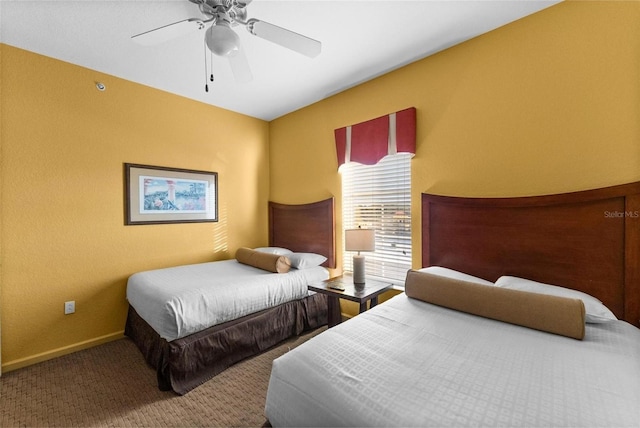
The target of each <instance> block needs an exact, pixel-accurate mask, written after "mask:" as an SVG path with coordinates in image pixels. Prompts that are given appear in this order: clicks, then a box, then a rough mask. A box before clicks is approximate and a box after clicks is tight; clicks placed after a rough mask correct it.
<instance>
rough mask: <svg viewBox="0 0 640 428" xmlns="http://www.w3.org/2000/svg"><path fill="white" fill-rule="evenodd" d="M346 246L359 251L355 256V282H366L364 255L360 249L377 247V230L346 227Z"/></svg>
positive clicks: (372, 249)
mask: <svg viewBox="0 0 640 428" xmlns="http://www.w3.org/2000/svg"><path fill="white" fill-rule="evenodd" d="M344 241H345V243H344V248H345V250H347V251H357V252H358V254H356V255H354V256H353V283H354V284H364V276H365V272H364V256H361V255H360V251H374V250H375V249H376V231H375V230H373V229H360V228H358V229H346V230H345V231H344Z"/></svg>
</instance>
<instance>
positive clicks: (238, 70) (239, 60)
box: [227, 47, 253, 83]
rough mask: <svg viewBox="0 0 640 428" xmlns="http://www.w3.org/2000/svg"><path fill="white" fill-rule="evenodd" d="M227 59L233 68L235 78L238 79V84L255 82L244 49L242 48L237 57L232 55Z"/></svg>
mask: <svg viewBox="0 0 640 428" xmlns="http://www.w3.org/2000/svg"><path fill="white" fill-rule="evenodd" d="M227 58H229V65H230V66H231V71H232V72H233V77H234V78H235V79H236V83H249V82H250V81H251V80H253V74H252V73H251V67H249V61H247V56H246V55H245V54H244V49H242V47H240V49H239V50H238V51H237V52H236V53H235V55H230V56H228V57H227Z"/></svg>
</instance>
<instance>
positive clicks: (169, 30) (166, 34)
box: [131, 18, 205, 46]
mask: <svg viewBox="0 0 640 428" xmlns="http://www.w3.org/2000/svg"><path fill="white" fill-rule="evenodd" d="M204 27H205V25H204V21H203V20H202V19H198V18H191V19H185V20H184V21H178V22H174V23H173V24H168V25H165V26H162V27H159V28H155V29H153V30H149V31H145V32H144V33H140V34H136V35H135V36H132V37H131V39H132V40H134V41H135V42H137V43H140V44H141V45H144V46H150V45H156V44H160V43H163V42H166V41H168V40H171V39H175V38H176V37H180V36H184V35H185V34H189V33H190V32H192V31H193V30H202V29H204Z"/></svg>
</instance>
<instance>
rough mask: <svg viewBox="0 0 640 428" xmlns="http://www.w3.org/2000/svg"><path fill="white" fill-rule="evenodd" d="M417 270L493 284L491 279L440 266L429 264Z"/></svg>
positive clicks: (483, 283)
mask: <svg viewBox="0 0 640 428" xmlns="http://www.w3.org/2000/svg"><path fill="white" fill-rule="evenodd" d="M418 272H427V273H430V274H433V275H438V276H444V277H447V278H453V279H459V280H461V281H468V282H475V283H477V284H482V285H495V284H494V283H493V282H491V281H487V280H486V279H482V278H478V277H477V276H472V275H469V274H466V273H462V272H458V271H457V270H453V269H449V268H445V267H441V266H429V267H426V268H422V269H418Z"/></svg>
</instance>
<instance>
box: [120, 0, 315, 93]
mask: <svg viewBox="0 0 640 428" xmlns="http://www.w3.org/2000/svg"><path fill="white" fill-rule="evenodd" d="M189 1H190V2H191V3H195V4H197V5H198V8H199V9H200V12H202V14H204V15H205V16H206V18H204V19H202V18H190V19H185V20H183V21H178V22H174V23H172V24H168V25H165V26H162V27H159V28H155V29H153V30H149V31H145V32H144V33H140V34H136V35H135V36H132V37H131V38H132V39H133V40H134V41H136V42H138V43H140V44H142V45H154V44H158V43H162V42H164V41H167V40H170V39H173V38H175V37H179V36H181V35H185V34H188V33H190V32H192V31H202V30H204V29H205V28H206V27H207V25H209V24H211V25H210V26H209V28H208V29H207V30H206V31H205V36H204V41H205V43H206V46H207V47H208V48H209V50H210V51H211V52H212V53H213V54H215V55H218V56H221V57H225V58H227V59H228V60H229V64H230V66H231V70H232V72H233V75H234V77H235V79H236V81H237V82H239V83H244V82H248V81H250V80H251V79H252V78H253V76H252V74H251V69H250V68H249V63H248V61H247V58H246V56H245V54H244V50H243V49H242V46H241V45H240V38H239V37H238V35H237V34H236V32H235V31H234V30H233V29H232V28H231V27H235V26H238V25H243V26H244V27H245V28H246V29H247V30H248V31H249V33H251V34H253V35H254V36H258V37H260V38H263V39H265V40H268V41H270V42H273V43H275V44H278V45H280V46H283V47H285V48H288V49H291V50H293V51H295V52H298V53H301V54H302V55H306V56H308V57H310V58H313V57H316V56H318V54H320V51H321V49H322V43H320V42H319V41H317V40H314V39H311V38H309V37H306V36H303V35H302V34H298V33H295V32H293V31H290V30H287V29H285V28H282V27H278V26H277V25H273V24H270V23H268V22H265V21H260V20H259V19H255V18H251V19H247V5H248V4H249V3H251V1H252V0H189ZM205 64H206V62H205ZM212 80H213V79H212ZM205 88H206V89H207V90H208V87H206V86H205Z"/></svg>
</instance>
